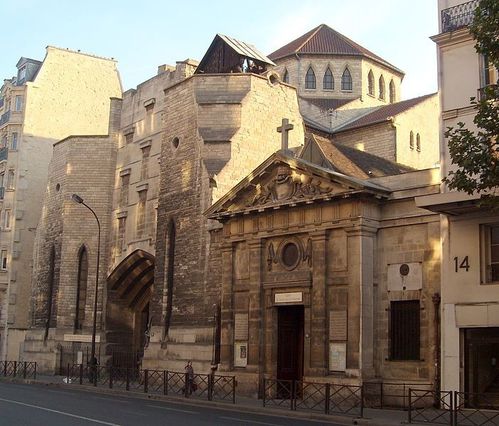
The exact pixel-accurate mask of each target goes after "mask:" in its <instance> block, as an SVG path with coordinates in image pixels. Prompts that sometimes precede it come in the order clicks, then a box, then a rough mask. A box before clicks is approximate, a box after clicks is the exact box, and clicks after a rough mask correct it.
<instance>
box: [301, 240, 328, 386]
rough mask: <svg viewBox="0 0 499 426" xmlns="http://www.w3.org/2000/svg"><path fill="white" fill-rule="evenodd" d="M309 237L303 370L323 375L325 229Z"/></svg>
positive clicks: (325, 359) (325, 340) (324, 363)
mask: <svg viewBox="0 0 499 426" xmlns="http://www.w3.org/2000/svg"><path fill="white" fill-rule="evenodd" d="M310 238H311V239H312V289H311V298H310V299H311V300H310V312H311V327H310V329H311V330H310V364H309V368H308V369H307V368H306V369H305V371H304V372H305V375H308V374H310V375H314V376H324V375H325V374H326V372H327V351H328V346H327V343H328V334H327V324H326V319H327V310H326V309H327V291H326V233H325V231H318V232H314V233H311V234H310ZM305 321H306V319H305ZM307 370H308V371H307Z"/></svg>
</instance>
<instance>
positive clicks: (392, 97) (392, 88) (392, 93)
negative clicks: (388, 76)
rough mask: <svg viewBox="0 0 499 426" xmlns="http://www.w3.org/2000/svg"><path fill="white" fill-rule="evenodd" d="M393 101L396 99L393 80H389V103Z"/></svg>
mask: <svg viewBox="0 0 499 426" xmlns="http://www.w3.org/2000/svg"><path fill="white" fill-rule="evenodd" d="M394 102H396V99H395V83H394V82H393V80H391V81H390V103H391V104H393V103H394Z"/></svg>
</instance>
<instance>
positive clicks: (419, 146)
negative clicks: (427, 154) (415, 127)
mask: <svg viewBox="0 0 499 426" xmlns="http://www.w3.org/2000/svg"><path fill="white" fill-rule="evenodd" d="M416 151H417V152H421V138H420V137H419V133H418V134H417V135H416Z"/></svg>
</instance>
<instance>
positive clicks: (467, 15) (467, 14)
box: [440, 0, 479, 33]
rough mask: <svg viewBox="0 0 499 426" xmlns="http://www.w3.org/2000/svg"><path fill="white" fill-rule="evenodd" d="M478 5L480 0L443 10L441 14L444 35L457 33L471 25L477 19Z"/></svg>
mask: <svg viewBox="0 0 499 426" xmlns="http://www.w3.org/2000/svg"><path fill="white" fill-rule="evenodd" d="M478 3H479V0H472V1H469V2H467V3H462V4H458V5H457V6H453V7H449V8H447V9H443V10H442V11H441V12H440V13H441V15H440V17H441V20H442V33H446V32H448V31H455V30H458V29H459V28H462V27H466V26H468V25H470V24H471V23H472V22H473V19H474V17H475V9H476V7H477V6H478Z"/></svg>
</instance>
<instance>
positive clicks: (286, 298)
mask: <svg viewBox="0 0 499 426" xmlns="http://www.w3.org/2000/svg"><path fill="white" fill-rule="evenodd" d="M274 302H275V303H301V302H303V292H301V291H296V292H293V293H276V294H274Z"/></svg>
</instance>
